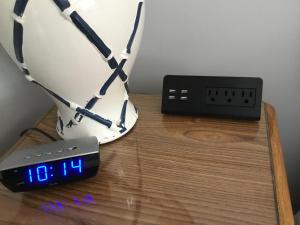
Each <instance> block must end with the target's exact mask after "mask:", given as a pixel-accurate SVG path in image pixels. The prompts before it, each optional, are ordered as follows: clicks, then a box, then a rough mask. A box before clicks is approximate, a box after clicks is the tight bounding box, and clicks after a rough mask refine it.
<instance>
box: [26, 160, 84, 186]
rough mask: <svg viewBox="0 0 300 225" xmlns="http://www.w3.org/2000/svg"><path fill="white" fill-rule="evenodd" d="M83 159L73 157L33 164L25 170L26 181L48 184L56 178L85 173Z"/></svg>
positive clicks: (61, 178) (60, 178)
mask: <svg viewBox="0 0 300 225" xmlns="http://www.w3.org/2000/svg"><path fill="white" fill-rule="evenodd" d="M83 164H84V162H83V159H82V158H73V159H68V160H62V161H57V162H51V163H43V164H39V165H35V166H31V167H30V168H27V169H26V170H25V173H26V174H25V176H26V178H25V183H27V184H46V183H49V182H55V181H56V180H68V179H69V178H72V177H74V176H81V175H82V173H83Z"/></svg>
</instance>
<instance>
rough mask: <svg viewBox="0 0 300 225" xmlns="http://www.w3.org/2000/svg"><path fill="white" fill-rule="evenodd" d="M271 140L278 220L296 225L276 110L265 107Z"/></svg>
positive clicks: (287, 224)
mask: <svg viewBox="0 0 300 225" xmlns="http://www.w3.org/2000/svg"><path fill="white" fill-rule="evenodd" d="M265 109H266V110H265V111H266V115H267V124H268V134H269V135H268V136H269V140H270V148H271V157H272V161H273V174H274V188H275V197H276V202H277V210H278V218H279V222H280V224H282V225H289V224H294V218H293V210H292V206H291V201H290V193H289V189H288V181H287V176H286V172H285V163H284V158H283V152H282V146H281V141H280V136H279V130H278V126H277V120H276V113H275V109H274V108H273V107H272V106H271V105H269V104H266V105H265Z"/></svg>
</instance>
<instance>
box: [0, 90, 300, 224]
mask: <svg viewBox="0 0 300 225" xmlns="http://www.w3.org/2000/svg"><path fill="white" fill-rule="evenodd" d="M132 100H133V102H135V103H136V105H137V106H138V108H139V111H140V119H139V121H138V123H137V125H136V127H135V128H134V129H133V130H132V131H131V132H130V133H129V134H128V135H127V136H125V137H124V138H122V139H121V140H118V141H116V142H114V143H111V144H107V145H104V146H101V160H102V166H101V169H100V171H99V174H98V175H97V176H96V177H95V178H91V179H89V180H86V181H84V182H79V183H74V184H69V185H66V186H61V187H56V188H51V189H47V190H41V191H36V192H30V193H17V194H14V193H11V192H9V191H8V190H6V189H5V188H4V187H3V186H2V185H1V186H0V208H1V210H0V224H14V225H16V224H30V225H33V224H36V225H47V224H49V225H58V224H63V225H67V224H89V225H92V224H110V225H112V224H116V225H123V224H163V225H166V224H172V225H175V224H180V225H181V224H236V225H241V224H262V225H265V224H281V225H283V224H284V225H289V224H294V222H293V214H292V209H291V203H290V196H289V191H288V185H287V178H286V173H285V167H284V160H283V156H282V150H281V145H280V140H279V134H278V128H277V125H276V118H275V111H274V109H273V108H272V107H271V106H270V105H268V104H264V106H263V109H262V119H261V121H260V122H249V121H239V120H230V119H214V118H203V117H201V118H200V117H185V116H167V115H162V114H161V113H160V97H158V96H150V95H133V96H132ZM55 122H56V111H55V109H53V110H51V111H50V112H49V113H48V114H47V115H46V116H45V117H44V118H43V119H42V120H41V121H40V122H38V123H37V127H39V128H41V129H43V130H45V131H47V132H49V133H51V134H52V135H53V136H56V137H57V134H56V132H55ZM46 142H49V140H48V139H47V138H45V137H43V136H42V135H41V134H39V133H36V132H32V133H28V134H27V135H26V136H25V137H23V138H21V139H20V140H19V141H18V142H17V143H16V145H15V146H14V147H13V148H12V149H11V150H10V151H17V150H18V149H21V148H25V147H28V146H32V145H36V144H41V143H46Z"/></svg>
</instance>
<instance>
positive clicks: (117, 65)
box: [13, 0, 143, 135]
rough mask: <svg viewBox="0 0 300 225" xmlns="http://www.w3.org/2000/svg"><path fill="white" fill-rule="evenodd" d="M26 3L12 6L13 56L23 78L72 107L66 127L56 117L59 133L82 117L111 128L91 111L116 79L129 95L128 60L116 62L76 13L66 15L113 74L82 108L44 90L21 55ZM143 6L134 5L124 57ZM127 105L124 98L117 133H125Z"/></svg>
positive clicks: (61, 3) (20, 0)
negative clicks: (126, 71) (122, 84)
mask: <svg viewBox="0 0 300 225" xmlns="http://www.w3.org/2000/svg"><path fill="white" fill-rule="evenodd" d="M28 1H30V0H16V3H15V6H14V12H13V13H14V18H15V20H14V29H13V43H14V49H15V56H16V59H17V61H18V62H19V63H20V65H21V67H22V69H23V72H24V73H25V76H26V78H27V79H28V80H29V81H31V82H33V83H35V84H36V85H38V86H40V87H41V88H42V89H44V90H45V91H46V92H48V93H49V94H50V95H51V96H53V97H54V98H55V99H57V100H58V101H59V102H61V103H62V104H64V105H65V106H67V107H68V108H71V109H73V110H74V111H75V115H74V118H72V119H70V121H69V122H68V123H67V124H66V125H64V123H63V120H62V119H61V118H60V117H59V118H58V121H59V128H60V129H59V132H60V133H61V134H62V135H63V134H64V133H63V132H64V128H72V127H73V126H74V125H76V124H77V123H80V122H81V121H82V120H83V118H84V117H87V118H90V119H92V120H94V121H96V122H98V123H100V124H102V125H104V126H106V127H107V128H111V127H112V125H113V122H112V121H111V120H109V119H106V118H103V117H101V116H100V115H98V114H95V113H93V112H91V110H92V109H93V108H94V106H95V105H96V103H97V102H98V101H99V100H100V99H101V98H103V97H104V96H105V95H106V93H107V90H108V89H109V87H110V86H111V85H112V83H113V82H114V81H115V80H116V79H117V78H119V79H121V80H122V82H123V83H124V86H125V89H126V91H127V96H128V82H127V81H128V76H127V74H126V73H125V72H124V70H123V68H124V66H125V65H126V62H127V60H128V57H124V58H123V59H122V60H121V62H118V61H117V59H116V58H115V57H114V56H113V55H112V51H111V49H110V48H109V47H108V46H107V45H106V44H105V43H104V41H103V40H102V39H101V38H100V37H99V35H97V33H96V32H95V31H94V30H93V29H92V27H91V26H90V25H89V24H88V23H87V22H86V21H85V20H84V19H83V18H82V17H81V16H80V15H79V13H78V12H77V11H76V10H73V11H71V12H69V13H68V17H69V19H70V21H71V22H72V23H73V24H74V25H75V26H76V28H77V29H78V30H79V31H80V32H81V33H82V34H83V35H85V36H86V38H87V40H88V41H89V42H90V43H91V44H93V45H94V46H95V47H96V48H97V49H98V50H99V53H100V56H101V57H102V58H103V59H104V60H105V61H106V62H107V64H108V66H109V67H110V68H111V69H112V70H113V72H112V74H111V75H110V76H109V78H108V79H107V80H106V82H104V84H102V86H101V87H100V89H99V95H97V96H92V97H91V99H90V100H89V101H88V102H87V104H86V105H85V107H84V108H83V107H80V106H78V105H76V104H74V103H72V102H71V101H68V100H67V99H65V98H63V97H62V96H60V95H59V94H58V93H54V92H53V91H51V90H50V89H48V88H47V87H45V86H43V85H42V84H40V83H38V82H37V81H35V80H34V79H33V78H32V77H31V75H30V70H29V69H28V68H27V65H26V63H25V60H24V56H23V50H22V49H23V25H22V22H20V21H22V17H23V14H24V12H25V10H26V6H27V3H28ZM53 1H54V3H55V4H56V6H57V7H58V8H59V10H60V11H61V12H62V13H64V12H65V11H66V10H70V9H71V3H70V2H69V0H53ZM142 7H143V0H140V1H139V2H138V6H137V12H136V18H135V21H134V25H133V30H132V33H131V35H130V37H129V40H128V44H127V46H126V49H125V52H126V54H127V55H130V53H131V49H132V45H133V43H134V39H135V36H136V33H137V31H138V27H139V23H140V19H141V13H142ZM127 105H128V97H127V98H125V100H124V103H123V107H122V110H121V113H120V120H119V123H118V124H117V127H119V132H120V133H124V132H126V130H127V129H126V127H125V122H126V121H125V118H126V110H127Z"/></svg>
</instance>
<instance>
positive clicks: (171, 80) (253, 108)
mask: <svg viewBox="0 0 300 225" xmlns="http://www.w3.org/2000/svg"><path fill="white" fill-rule="evenodd" d="M262 90H263V81H262V79H261V78H253V77H207V76H176V75H167V76H165V78H164V84H163V98H162V113H165V114H193V115H209V116H224V117H233V118H241V119H251V120H259V119H260V115H261V103H262Z"/></svg>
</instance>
